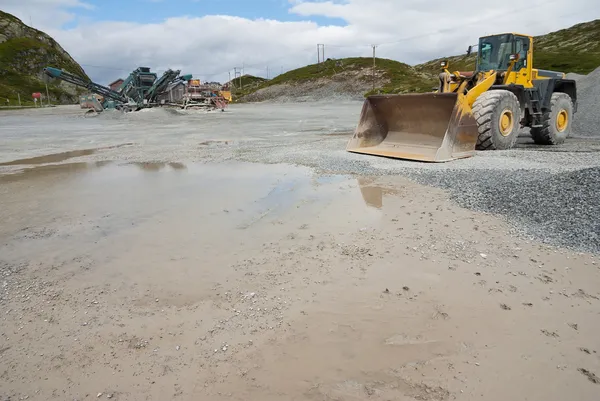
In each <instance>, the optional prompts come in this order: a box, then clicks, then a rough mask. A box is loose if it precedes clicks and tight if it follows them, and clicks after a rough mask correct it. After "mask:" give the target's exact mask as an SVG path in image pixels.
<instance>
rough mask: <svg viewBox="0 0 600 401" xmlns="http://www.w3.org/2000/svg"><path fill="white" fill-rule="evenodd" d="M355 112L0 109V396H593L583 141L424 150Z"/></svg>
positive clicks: (597, 347) (591, 255)
mask: <svg viewBox="0 0 600 401" xmlns="http://www.w3.org/2000/svg"><path fill="white" fill-rule="evenodd" d="M359 112H360V103H352V102H348V103H339V104H310V103H309V104H286V105H267V104H262V105H261V104H258V105H256V104H255V105H240V106H236V107H232V108H231V110H230V111H229V112H226V113H213V114H200V113H188V114H181V113H177V112H173V111H166V110H152V111H148V112H141V113H136V114H128V115H122V114H117V113H114V114H113V113H106V114H104V115H100V116H97V117H83V116H82V113H81V110H79V109H77V108H74V107H64V108H55V109H52V110H50V109H45V110H22V111H18V112H17V111H14V112H10V113H6V112H3V113H2V114H0V205H1V206H2V207H1V209H0V221H2V224H1V225H0V275H1V278H0V285H1V286H2V287H1V293H0V297H1V299H0V316H1V317H2V320H1V321H0V325H1V326H0V397H2V398H0V399H2V400H3V401H4V400H24V399H28V400H53V399H56V400H92V399H114V400H167V399H174V400H175V399H176V400H261V401H262V400H282V399H290V400H365V399H372V400H431V401H438V400H439V401H441V400H475V399H477V400H480V399H485V400H502V401H504V400H506V399H520V400H525V399H529V400H540V399H544V400H561V401H562V400H565V399H570V400H592V399H596V398H597V395H598V393H599V391H600V378H599V377H600V354H599V352H600V340H599V339H598V334H597V333H598V332H599V331H600V260H598V254H597V253H596V251H595V249H596V247H597V245H598V240H597V236H594V235H595V234H596V235H597V234H598V232H596V228H597V227H598V217H597V216H598V214H596V215H595V216H594V215H593V214H594V213H597V212H598V210H597V207H596V203H594V199H595V198H596V197H595V195H594V194H595V193H597V192H595V189H596V187H594V185H595V183H596V181H594V180H595V178H593V177H596V176H594V175H593V174H584V173H585V172H587V171H596V169H597V168H598V166H599V165H600V161H599V160H598V159H599V158H598V156H597V154H596V153H595V152H596V151H595V149H599V148H600V144H599V143H598V142H597V141H594V140H593V139H585V140H584V139H577V138H574V139H572V140H571V141H569V143H568V144H566V145H565V146H563V147H560V148H554V149H551V150H549V149H539V148H537V147H534V146H532V145H531V144H530V143H529V142H528V140H527V138H526V137H525V136H524V138H523V140H522V141H521V145H520V146H519V148H518V149H516V150H513V151H510V152H485V153H478V154H477V156H476V157H474V158H472V159H469V160H464V161H458V162H454V163H452V164H446V165H424V164H421V163H409V162H402V161H395V160H390V159H380V158H373V157H368V156H360V155H351V154H347V153H346V152H344V150H343V149H344V145H345V142H346V141H347V139H348V136H349V135H350V133H351V131H352V128H353V126H354V124H355V123H356V119H357V116H358V113H359ZM491 172H493V174H492V173H491ZM577 174H580V175H581V174H584V178H585V179H587V181H585V182H586V185H581V184H578V183H581V182H583V181H581V180H579V181H577V180H570V181H569V186H568V188H569V190H568V191H566V190H565V191H562V192H569V193H570V194H571V195H570V196H571V198H572V197H573V196H574V195H573V194H576V197H575V198H574V199H575V200H573V199H571V198H567V197H566V195H564V194H561V191H555V190H553V191H551V192H545V191H547V188H545V187H555V186H561V185H564V183H563V182H562V181H560V182H559V181H557V180H556V179H555V180H554V181H552V180H545V181H544V182H546V183H549V184H546V185H539V186H534V185H533V184H531V183H532V182H533V181H532V179H533V178H539V177H542V178H545V177H549V178H556V177H562V176H563V175H564V176H569V177H573V176H577V177H579V175H577ZM506 176H510V177H511V178H510V180H509V181H507V180H506ZM451 177H459V178H455V179H452V178H451ZM490 177H491V178H490ZM532 177H533V178H532ZM590 177H592V178H590ZM492 179H494V180H498V181H496V182H498V183H499V184H501V185H488V186H482V185H478V184H476V183H480V182H488V183H489V182H490V181H489V180H492ZM592 179H594V180H592ZM590 180H592V181H590ZM465 183H467V184H468V185H466V189H467V190H465V191H462V192H461V193H463V194H462V195H459V192H460V191H458V189H459V188H461V186H462V187H465ZM507 183H512V186H507V185H508V184H507ZM422 184H427V185H422ZM519 184H522V185H521V186H519ZM525 184H527V185H525ZM580 187H585V190H581V188H580ZM492 188H496V189H495V190H496V191H497V192H496V194H501V193H503V192H504V194H505V196H504V197H500V196H499V195H494V194H495V193H493V192H491V191H492ZM554 189H556V188H554ZM486 191H487V192H486ZM507 192H510V193H517V192H518V193H521V195H522V196H521V197H520V199H524V200H525V201H526V202H524V203H526V204H528V205H529V204H531V203H532V201H531V199H530V198H528V196H531V197H534V198H533V199H534V200H536V201H537V202H540V204H546V203H544V202H551V201H554V202H555V203H554V204H555V205H556V204H559V203H560V202H563V201H564V202H570V205H571V207H570V208H568V209H562V210H560V211H559V212H557V213H544V214H536V215H534V216H533V217H531V218H527V215H528V212H529V211H528V210H521V208H512V207H506V202H512V203H515V202H516V200H515V199H516V198H517V197H516V196H513V197H510V196H507V195H506V193H507ZM529 192H532V193H534V194H533V195H532V194H529ZM528 194H529V195H528ZM563 195H564V196H563ZM547 198H549V199H547ZM493 199H502V200H503V202H492V200H493ZM502 203H504V206H503V205H502ZM515 204H516V203H515ZM486 205H487V206H486ZM484 206H485V207H487V208H491V209H492V210H485V208H484ZM523 207H525V206H523ZM515 209H519V210H520V212H521V213H522V214H523V215H525V216H526V217H524V218H517V214H518V213H519V210H515ZM557 216H558V217H557ZM556 227H559V228H558V229H557V228H556ZM546 233H548V234H547V235H546ZM546 237H547V238H546Z"/></svg>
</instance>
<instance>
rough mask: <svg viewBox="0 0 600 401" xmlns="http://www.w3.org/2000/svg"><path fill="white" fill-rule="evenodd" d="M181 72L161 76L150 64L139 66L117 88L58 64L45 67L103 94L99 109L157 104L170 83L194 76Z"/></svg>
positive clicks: (169, 71) (138, 107) (123, 108)
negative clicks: (98, 82) (157, 100)
mask: <svg viewBox="0 0 600 401" xmlns="http://www.w3.org/2000/svg"><path fill="white" fill-rule="evenodd" d="M180 72H181V71H179V70H177V71H173V70H167V71H165V73H164V74H163V75H162V76H161V77H160V78H158V76H157V75H156V73H154V72H150V68H147V67H139V68H136V69H135V70H134V71H133V72H132V73H131V74H129V76H128V77H127V79H126V80H125V81H124V82H123V83H122V84H121V86H120V87H119V89H118V90H116V91H115V90H112V89H110V88H107V87H106V86H103V85H100V84H97V83H95V82H92V81H88V80H86V79H83V78H81V77H79V76H77V75H74V74H71V73H69V72H66V71H63V70H60V69H58V68H53V67H46V68H44V73H45V74H46V75H48V76H50V77H52V78H57V79H61V80H63V81H65V82H69V83H72V84H74V85H77V86H80V87H82V88H86V89H88V90H89V91H90V92H92V93H96V94H98V95H100V96H102V97H103V98H104V101H103V102H102V104H100V103H99V102H98V103H97V104H94V107H93V108H94V109H95V110H96V111H98V112H99V111H102V110H103V109H107V108H116V109H118V110H123V111H126V112H127V111H133V110H140V109H142V108H146V107H152V106H153V105H155V104H156V97H157V96H158V95H159V94H160V93H162V92H164V91H165V90H166V89H167V87H168V86H169V84H171V83H173V82H176V81H189V80H190V79H192V76H191V75H183V76H181V75H179V73H180Z"/></svg>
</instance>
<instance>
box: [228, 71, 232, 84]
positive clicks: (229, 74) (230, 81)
mask: <svg viewBox="0 0 600 401" xmlns="http://www.w3.org/2000/svg"><path fill="white" fill-rule="evenodd" d="M228 72H229V81H227V82H229V85H231V71H228Z"/></svg>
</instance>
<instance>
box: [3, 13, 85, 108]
mask: <svg viewBox="0 0 600 401" xmlns="http://www.w3.org/2000/svg"><path fill="white" fill-rule="evenodd" d="M46 66H53V67H58V68H61V69H65V70H67V71H69V72H72V73H74V74H77V75H80V76H82V77H85V78H87V75H86V74H85V71H84V70H83V69H82V68H81V66H80V65H79V64H77V63H76V62H75V60H73V58H71V56H70V55H69V53H67V52H66V51H65V50H64V49H63V48H62V47H60V45H59V44H58V43H56V41H55V40H54V39H52V38H51V37H50V36H48V35H47V34H45V33H44V32H41V31H38V30H37V29H33V28H30V27H28V26H27V25H25V24H24V23H23V22H22V21H21V20H20V19H18V18H17V17H15V16H13V15H11V14H7V13H5V12H2V11H0V101H1V102H0V105H4V102H5V101H6V98H8V99H9V100H10V104H11V105H16V104H17V94H20V95H21V102H22V104H29V103H32V99H31V94H32V93H34V92H43V93H45V84H44V82H45V81H44V79H45V78H44V76H43V72H42V70H43V68H44V67H46ZM48 89H49V92H50V98H51V101H52V102H54V103H76V102H77V101H78V94H79V93H80V92H81V89H79V88H77V87H75V86H73V85H70V84H67V83H65V82H51V83H49V85H48Z"/></svg>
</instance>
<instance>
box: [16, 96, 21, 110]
mask: <svg viewBox="0 0 600 401" xmlns="http://www.w3.org/2000/svg"><path fill="white" fill-rule="evenodd" d="M17 97H18V98H19V107H21V94H20V93H17Z"/></svg>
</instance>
